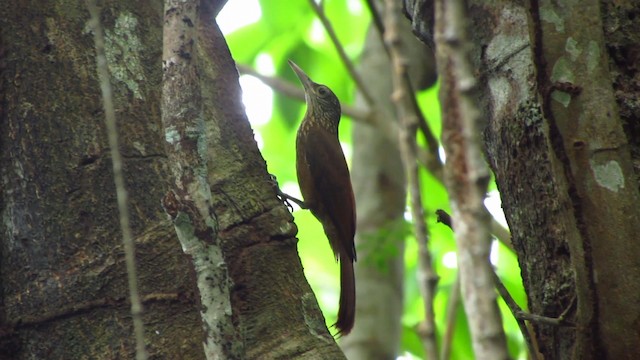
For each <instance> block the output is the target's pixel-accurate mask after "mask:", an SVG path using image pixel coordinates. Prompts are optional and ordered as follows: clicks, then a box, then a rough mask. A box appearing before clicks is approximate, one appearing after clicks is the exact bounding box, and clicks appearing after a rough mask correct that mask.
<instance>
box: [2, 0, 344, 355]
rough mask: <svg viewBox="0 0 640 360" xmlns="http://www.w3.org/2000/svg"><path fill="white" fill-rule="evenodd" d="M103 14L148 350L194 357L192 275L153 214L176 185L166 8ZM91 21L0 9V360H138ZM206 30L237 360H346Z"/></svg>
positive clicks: (232, 79) (225, 61)
mask: <svg viewBox="0 0 640 360" xmlns="http://www.w3.org/2000/svg"><path fill="white" fill-rule="evenodd" d="M220 4H221V2H216V3H214V4H213V6H214V7H215V6H218V7H219V5H220ZM102 6H103V10H102V16H101V17H102V19H101V20H102V23H103V26H104V28H105V34H106V52H107V60H108V63H109V70H110V72H111V74H112V75H111V76H112V78H111V81H112V83H113V87H114V93H115V103H116V106H117V108H116V116H117V118H118V125H119V129H120V135H121V144H122V145H121V147H122V149H121V151H122V154H123V157H124V158H125V168H124V171H125V174H127V189H128V190H129V193H130V199H131V203H130V208H131V212H132V215H133V218H132V221H131V223H132V226H133V232H134V234H135V238H136V244H137V252H138V256H137V261H138V267H139V274H140V288H141V295H142V299H143V302H144V305H145V308H146V312H145V315H144V320H145V324H146V325H145V326H146V331H147V334H146V335H147V341H148V350H149V353H150V356H151V357H158V358H167V359H199V358H203V351H202V323H201V319H200V317H199V316H198V310H202V309H197V308H196V307H194V304H199V302H198V292H197V290H196V288H195V286H194V283H195V277H196V276H195V273H194V270H193V265H192V264H191V263H190V261H188V260H190V259H188V258H187V257H185V256H184V255H183V254H182V251H181V249H180V243H179V242H178V240H177V239H176V236H175V229H173V227H172V226H171V223H170V222H169V221H167V220H165V219H166V214H165V213H164V212H163V209H162V207H161V206H160V199H162V198H163V196H164V195H165V194H166V193H167V188H168V187H169V185H170V180H169V179H172V176H173V172H172V171H173V170H172V169H171V168H170V166H169V164H168V163H167V156H166V150H165V148H164V145H163V140H166V136H165V135H166V134H164V133H163V132H162V124H161V121H160V101H159V100H160V95H161V90H162V87H161V77H162V76H161V69H162V64H161V53H162V51H161V49H162V42H161V39H162V26H161V25H162V19H163V3H162V2H161V1H149V2H128V1H107V2H105V3H103V4H102ZM213 12H214V13H215V10H213ZM212 18H213V17H211V19H212ZM87 20H88V12H87V10H86V8H85V6H84V4H83V3H82V2H77V3H76V2H63V3H60V2H42V1H28V2H19V1H12V2H8V3H6V4H3V6H2V7H1V9H0V41H1V42H0V71H1V77H0V79H1V81H0V90H1V91H2V92H1V93H2V101H1V102H0V105H1V111H0V115H1V122H0V126H1V128H0V149H2V153H1V155H0V161H1V164H2V165H1V166H2V180H1V181H2V182H1V184H2V185H1V189H2V192H1V194H2V195H1V199H2V200H1V204H2V215H3V216H2V218H3V222H2V225H1V226H2V247H1V254H0V256H1V257H0V261H1V263H0V275H1V278H0V279H1V280H0V281H1V285H2V287H1V289H2V293H1V295H2V296H1V299H2V300H1V301H2V303H1V304H2V307H1V312H0V321H1V325H2V326H1V327H0V354H9V355H8V356H10V357H11V358H16V359H22V358H41V359H76V358H91V359H112V358H133V357H134V355H133V351H134V344H133V337H132V326H131V321H130V318H129V317H130V315H129V304H128V302H127V300H126V294H127V293H128V292H127V288H126V274H125V268H124V262H123V260H124V258H123V254H122V246H121V240H120V239H121V235H120V233H119V230H118V229H119V227H118V225H117V218H118V217H117V213H116V201H115V192H114V188H113V179H112V175H111V165H110V163H109V161H110V159H109V153H108V151H107V145H106V135H105V133H104V130H103V125H102V124H103V121H104V120H103V119H104V115H103V113H102V106H101V98H100V92H99V84H98V82H97V77H96V70H95V52H94V48H93V40H92V36H91V33H90V32H89V27H88V26H87ZM211 29H212V30H210V31H209V32H207V33H206V34H205V35H206V36H204V37H203V38H204V40H203V41H202V42H199V43H198V48H197V49H196V52H195V54H192V55H194V56H197V58H198V61H199V65H200V74H199V76H201V79H202V80H201V83H200V89H201V93H202V101H203V103H205V104H206V105H205V106H204V107H203V110H202V114H203V118H204V119H206V121H207V122H206V125H205V126H206V128H205V131H206V137H207V140H208V141H209V144H210V146H209V148H208V150H205V152H204V156H205V157H206V161H207V163H208V164H209V168H208V172H207V173H205V174H204V176H205V177H206V181H207V182H208V184H209V186H210V189H211V200H210V205H211V211H212V212H213V213H214V215H215V219H216V223H215V230H216V232H215V234H214V235H216V236H217V238H216V241H219V242H220V244H221V249H222V251H223V254H224V257H225V261H226V265H227V267H228V268H227V269H228V272H229V275H230V277H231V279H232V287H231V295H230V298H231V305H232V314H233V315H232V316H233V323H234V325H235V326H236V328H237V330H238V331H240V333H241V334H242V338H243V340H244V343H245V345H246V346H247V349H248V350H247V352H246V358H249V359H250V358H274V357H276V358H277V357H280V358H293V357H299V358H340V357H341V356H342V354H341V352H340V350H339V348H338V347H337V346H336V344H335V341H334V340H333V339H332V338H331V337H330V335H329V334H328V331H327V328H326V326H325V323H324V319H323V317H322V314H321V312H320V311H319V308H318V305H317V302H316V299H315V296H314V295H313V293H312V291H311V289H310V287H309V285H308V284H307V282H306V280H305V279H304V276H303V273H302V266H301V264H300V260H299V258H298V256H297V252H296V239H295V232H296V228H295V225H293V223H292V217H291V216H290V214H288V212H287V211H286V208H285V207H284V206H283V205H282V204H281V203H280V202H279V201H278V200H277V198H276V196H275V189H274V187H273V184H272V183H271V182H270V179H269V176H268V174H267V173H266V170H265V169H266V167H265V163H264V160H263V159H262V158H261V157H260V154H259V152H258V149H257V146H256V144H255V141H254V139H253V133H252V131H251V128H250V126H249V123H248V122H247V121H246V117H245V114H244V111H243V106H242V104H241V102H240V101H241V100H240V88H239V85H238V75H237V71H236V69H235V64H234V63H233V61H232V59H231V57H230V54H229V52H228V49H227V46H226V43H225V41H224V38H223V36H222V34H221V33H220V31H219V29H217V26H213V27H211Z"/></svg>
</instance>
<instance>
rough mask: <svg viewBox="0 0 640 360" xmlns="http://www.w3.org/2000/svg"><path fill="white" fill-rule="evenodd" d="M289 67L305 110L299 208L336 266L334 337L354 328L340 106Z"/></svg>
mask: <svg viewBox="0 0 640 360" xmlns="http://www.w3.org/2000/svg"><path fill="white" fill-rule="evenodd" d="M289 65H290V66H291V68H292V69H293V71H294V72H295V73H296V75H297V77H298V79H299V80H300V82H301V83H302V86H303V88H304V93H305V102H306V105H307V109H306V112H305V115H304V118H303V119H302V123H301V124H300V127H299V128H298V133H297V136H296V172H297V176H298V184H299V185H300V192H301V193H302V197H303V207H305V208H307V209H309V210H311V213H312V214H313V215H314V216H315V217H316V219H318V221H319V222H320V223H321V224H322V227H323V229H324V232H325V234H326V236H327V239H328V240H329V244H330V246H331V249H332V250H333V254H334V256H335V258H336V260H337V261H338V262H339V263H340V304H339V305H340V307H339V310H338V319H337V321H336V323H335V324H334V325H333V326H334V327H335V328H336V329H337V330H338V334H337V335H338V336H343V335H347V334H349V332H351V330H352V329H353V325H354V323H355V312H356V309H355V307H356V283H355V275H354V271H353V263H354V262H355V261H356V260H357V259H356V258H357V256H356V249H355V244H354V240H353V239H354V236H355V232H356V209H355V198H354V195H353V188H352V186H351V177H350V175H349V168H348V166H347V161H346V160H345V157H344V153H343V152H342V147H341V146H340V141H339V140H338V124H339V123H340V114H341V110H340V101H339V100H338V98H337V97H336V95H335V94H334V93H333V91H331V89H329V87H327V86H326V85H322V84H318V83H315V82H313V81H312V80H311V78H309V76H308V75H307V74H305V72H304V71H302V69H301V68H300V67H299V66H298V65H296V64H295V63H294V62H293V61H291V60H289Z"/></svg>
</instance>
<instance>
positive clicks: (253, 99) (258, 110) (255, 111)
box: [240, 75, 273, 128]
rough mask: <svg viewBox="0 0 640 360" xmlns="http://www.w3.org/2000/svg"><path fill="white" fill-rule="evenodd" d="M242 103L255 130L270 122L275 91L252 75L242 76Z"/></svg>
mask: <svg viewBox="0 0 640 360" xmlns="http://www.w3.org/2000/svg"><path fill="white" fill-rule="evenodd" d="M240 86H242V102H243V103H244V107H245V110H246V112H247V117H248V118H249V122H251V125H252V126H253V127H254V128H255V127H256V126H261V125H264V124H266V123H268V122H269V119H271V112H272V111H273V91H271V88H270V87H268V86H267V85H265V84H264V83H263V82H262V81H260V80H258V79H257V78H255V77H253V76H250V75H242V76H240Z"/></svg>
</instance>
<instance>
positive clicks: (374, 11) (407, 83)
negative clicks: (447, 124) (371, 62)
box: [367, 0, 442, 164]
mask: <svg viewBox="0 0 640 360" xmlns="http://www.w3.org/2000/svg"><path fill="white" fill-rule="evenodd" d="M367 6H368V7H369V12H370V13H371V17H372V18H373V23H374V24H375V26H376V29H377V30H378V32H379V34H380V37H381V38H382V40H383V41H382V42H383V44H384V48H385V51H386V52H387V55H389V58H390V59H391V56H392V55H391V50H390V49H389V45H388V44H387V43H386V41H384V37H385V32H386V30H385V26H384V23H383V22H382V20H381V16H380V12H379V11H378V8H377V7H376V6H375V1H373V0H367ZM402 86H403V88H404V89H403V90H404V91H406V92H407V94H408V95H407V98H408V99H409V100H410V101H411V109H412V111H413V113H415V115H416V117H417V119H418V128H419V129H420V132H422V134H423V135H424V137H425V140H427V148H428V149H429V154H430V158H431V159H435V160H437V162H438V163H440V164H442V161H441V159H440V153H439V151H438V144H439V142H438V139H437V137H436V136H435V135H434V134H433V132H432V131H431V128H430V127H429V125H428V124H427V119H426V118H425V117H424V114H423V113H422V110H421V109H420V105H419V104H418V101H417V99H416V92H415V90H414V88H413V85H412V84H411V79H410V78H409V72H408V71H405V72H404V73H403V74H402Z"/></svg>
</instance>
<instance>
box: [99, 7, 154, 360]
mask: <svg viewBox="0 0 640 360" xmlns="http://www.w3.org/2000/svg"><path fill="white" fill-rule="evenodd" d="M87 7H88V8H89V13H90V14H91V23H92V26H93V34H94V40H95V46H96V62H97V70H98V79H99V80H100V90H101V91H102V101H103V106H104V113H105V123H106V126H107V135H108V137H109V148H110V151H111V162H112V164H113V179H114V182H115V186H116V196H117V199H118V212H119V213H120V228H121V230H122V242H123V245H124V255H125V263H126V267H127V279H128V281H129V296H130V297H131V318H132V319H133V330H134V334H135V339H136V359H137V360H146V359H147V357H148V355H147V350H146V348H145V344H144V323H143V322H142V303H141V302H140V293H139V291H138V275H137V271H136V260H135V252H136V249H135V244H134V243H133V238H132V235H131V225H130V224H129V208H128V207H127V205H128V202H129V195H128V194H127V189H126V187H125V183H124V175H123V174H122V156H121V154H120V147H119V145H118V143H119V141H118V130H117V127H116V116H115V109H114V106H113V96H112V94H113V91H112V89H111V80H110V79H109V69H108V68H107V58H106V56H105V52H104V33H103V31H102V26H101V24H100V10H99V9H98V6H97V5H96V1H95V0H89V1H87Z"/></svg>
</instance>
